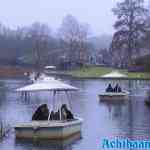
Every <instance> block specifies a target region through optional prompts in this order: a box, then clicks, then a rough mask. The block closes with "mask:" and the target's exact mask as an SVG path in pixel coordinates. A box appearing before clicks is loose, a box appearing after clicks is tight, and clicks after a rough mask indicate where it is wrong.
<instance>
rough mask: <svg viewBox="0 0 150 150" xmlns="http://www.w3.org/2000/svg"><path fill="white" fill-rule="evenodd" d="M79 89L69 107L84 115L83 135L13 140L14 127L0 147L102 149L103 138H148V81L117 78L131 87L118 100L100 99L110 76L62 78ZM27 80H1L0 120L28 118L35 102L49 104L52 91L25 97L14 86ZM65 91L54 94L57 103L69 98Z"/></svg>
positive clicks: (2, 149) (13, 121)
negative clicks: (66, 138) (61, 139)
mask: <svg viewBox="0 0 150 150" xmlns="http://www.w3.org/2000/svg"><path fill="white" fill-rule="evenodd" d="M65 82H67V83H70V84H72V85H74V86H76V87H78V88H80V90H79V91H78V92H76V93H72V94H71V95H68V96H69V98H70V103H71V106H72V111H73V112H74V113H75V114H76V115H78V116H80V117H82V118H83V119H84V122H83V125H82V138H81V139H80V140H72V139H71V140H70V141H64V142H57V143H56V142H51V141H43V142H42V141H41V142H36V141H35V142H28V141H16V140H15V137H14V133H13V131H12V132H11V133H10V134H8V136H7V137H5V138H4V139H3V140H2V141H0V150H62V149H63V150H91V149H94V150H101V149H102V142H101V141H102V140H103V139H104V138H110V139H113V138H116V137H120V138H130V139H150V108H149V107H147V106H145V104H144V99H145V95H146V91H147V90H148V89H150V81H139V80H137V81H135V80H134V81H117V82H120V84H121V86H122V87H123V88H124V89H126V90H128V91H130V99H129V101H126V102H121V103H101V102H99V98H98V94H99V93H101V92H103V91H104V89H105V87H106V86H107V84H108V83H110V82H111V83H113V84H115V82H114V81H109V80H75V79H65ZM26 84H27V81H26V80H21V79H19V80H11V79H7V80H0V120H2V121H3V122H4V123H5V124H10V125H11V126H14V125H15V124H16V123H19V122H26V121H27V122H28V121H30V120H31V116H32V114H33V112H34V111H35V109H36V108H37V107H38V105H40V104H42V103H47V104H48V105H49V108H51V107H52V100H53V98H52V93H49V92H38V93H33V94H31V95H30V99H28V100H25V99H23V98H22V97H21V95H20V94H19V93H16V92H14V89H16V88H17V87H21V86H23V85H26ZM68 96H65V95H64V94H59V95H58V96H57V100H58V105H60V104H61V102H68V101H67V98H68Z"/></svg>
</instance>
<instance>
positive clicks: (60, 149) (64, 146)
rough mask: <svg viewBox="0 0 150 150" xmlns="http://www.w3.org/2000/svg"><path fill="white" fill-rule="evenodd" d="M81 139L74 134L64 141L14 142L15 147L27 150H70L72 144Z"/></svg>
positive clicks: (18, 140)
mask: <svg viewBox="0 0 150 150" xmlns="http://www.w3.org/2000/svg"><path fill="white" fill-rule="evenodd" d="M80 139H81V135H80V134H76V135H74V136H72V137H70V138H67V139H65V140H27V139H26V140H25V139H23V140H21V139H16V140H15V147H16V148H22V150H27V149H28V148H29V147H32V149H35V150H41V149H42V150H72V144H75V143H77V142H78V141H79V140H80Z"/></svg>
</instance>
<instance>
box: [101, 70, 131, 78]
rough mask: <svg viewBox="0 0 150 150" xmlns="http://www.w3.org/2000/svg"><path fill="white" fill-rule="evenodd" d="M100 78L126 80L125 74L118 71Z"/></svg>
mask: <svg viewBox="0 0 150 150" xmlns="http://www.w3.org/2000/svg"><path fill="white" fill-rule="evenodd" d="M101 77H102V78H126V77H128V76H127V75H126V74H123V73H120V72H119V71H112V72H111V73H108V74H105V75H103V76H101Z"/></svg>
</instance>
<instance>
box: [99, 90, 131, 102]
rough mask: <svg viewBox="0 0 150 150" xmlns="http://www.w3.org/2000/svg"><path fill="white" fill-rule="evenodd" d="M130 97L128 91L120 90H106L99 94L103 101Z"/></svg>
mask: <svg viewBox="0 0 150 150" xmlns="http://www.w3.org/2000/svg"><path fill="white" fill-rule="evenodd" d="M128 97H129V93H128V92H120V93H115V92H105V93H103V94H100V95H99V98H100V100H101V101H112V100H113V101H114V100H127V99H128Z"/></svg>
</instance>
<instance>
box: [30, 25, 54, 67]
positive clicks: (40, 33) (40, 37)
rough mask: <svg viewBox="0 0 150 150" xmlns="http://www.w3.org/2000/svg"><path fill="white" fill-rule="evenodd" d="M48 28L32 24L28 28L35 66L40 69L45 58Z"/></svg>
mask: <svg viewBox="0 0 150 150" xmlns="http://www.w3.org/2000/svg"><path fill="white" fill-rule="evenodd" d="M50 33H51V31H50V28H49V27H48V26H47V25H45V24H40V23H34V24H32V25H31V27H30V28H29V32H28V35H27V36H28V37H29V38H30V39H31V40H32V42H33V43H32V44H33V55H34V59H35V64H36V66H38V67H41V66H42V64H43V63H44V59H45V57H46V56H47V51H48V49H47V48H48V41H49V37H50Z"/></svg>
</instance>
